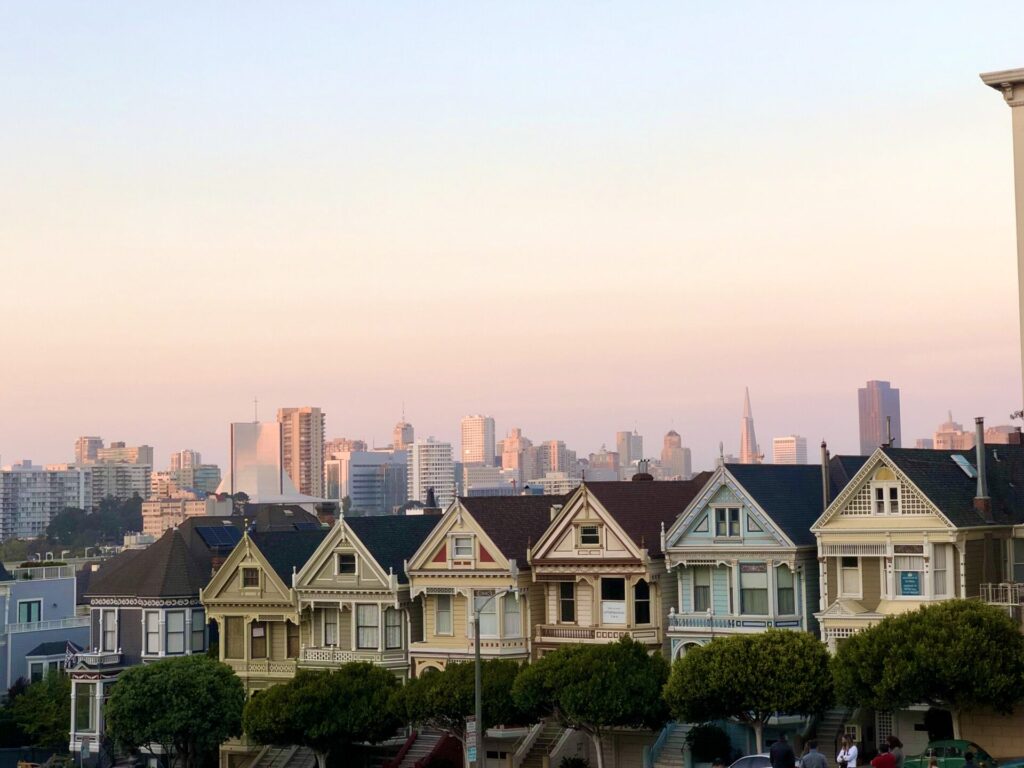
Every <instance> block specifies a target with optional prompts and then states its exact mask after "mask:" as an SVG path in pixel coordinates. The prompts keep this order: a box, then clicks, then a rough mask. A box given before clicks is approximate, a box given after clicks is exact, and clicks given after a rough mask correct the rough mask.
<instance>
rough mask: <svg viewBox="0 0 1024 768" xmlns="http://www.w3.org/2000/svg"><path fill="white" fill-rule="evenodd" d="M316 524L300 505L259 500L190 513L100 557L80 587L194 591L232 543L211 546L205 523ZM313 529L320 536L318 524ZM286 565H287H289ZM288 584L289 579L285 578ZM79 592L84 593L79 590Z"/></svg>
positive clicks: (139, 593) (89, 592)
mask: <svg viewBox="0 0 1024 768" xmlns="http://www.w3.org/2000/svg"><path fill="white" fill-rule="evenodd" d="M312 525H319V520H318V519H317V517H316V515H311V514H309V513H308V512H306V511H305V510H303V509H302V508H300V507H295V506H282V505H276V506H275V505H257V506H256V508H254V509H252V510H250V514H246V515H231V516H228V517H205V516H198V517H190V518H188V519H186V520H185V521H184V522H183V523H182V524H181V525H180V526H178V527H177V528H172V529H170V530H167V531H165V532H164V534H163V535H162V536H161V537H160V538H159V539H158V540H157V541H156V542H154V543H153V544H150V545H149V546H148V547H147V548H146V549H130V550H125V551H123V552H121V553H120V554H118V555H116V556H115V557H112V558H111V559H109V560H106V561H104V562H103V563H102V564H101V565H100V568H99V570H98V571H96V572H94V573H91V574H90V575H89V576H88V582H87V585H86V587H85V590H84V595H85V597H86V598H91V597H198V596H199V590H200V589H201V588H203V587H205V586H206V585H207V584H209V583H210V578H211V577H212V575H213V560H214V558H215V557H216V558H221V559H222V558H224V557H226V556H227V555H228V554H230V551H231V550H230V548H227V547H221V548H216V549H213V550H211V549H210V547H209V545H208V544H207V543H206V541H205V540H204V539H203V537H202V536H200V535H199V533H198V531H197V529H198V528H203V527H211V526H212V527H218V526H233V527H234V528H237V529H238V530H239V531H244V530H246V529H248V528H249V527H254V528H255V529H256V531H295V530H296V529H297V527H302V526H312ZM314 533H317V534H319V535H320V536H321V537H322V536H323V531H322V530H317V531H314ZM289 571H290V569H289ZM288 583H289V584H290V583H291V582H290V581H288ZM80 594H82V593H80Z"/></svg>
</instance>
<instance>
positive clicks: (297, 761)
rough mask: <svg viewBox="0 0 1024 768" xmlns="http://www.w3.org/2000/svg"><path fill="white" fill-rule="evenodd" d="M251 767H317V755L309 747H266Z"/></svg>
mask: <svg viewBox="0 0 1024 768" xmlns="http://www.w3.org/2000/svg"><path fill="white" fill-rule="evenodd" d="M249 766H250V768H316V755H314V754H313V750H311V749H309V748H307V747H294V746H292V747H266V748H264V749H263V750H262V751H261V752H260V753H259V755H257V756H256V759H255V760H253V761H252V762H251V763H250V764H249Z"/></svg>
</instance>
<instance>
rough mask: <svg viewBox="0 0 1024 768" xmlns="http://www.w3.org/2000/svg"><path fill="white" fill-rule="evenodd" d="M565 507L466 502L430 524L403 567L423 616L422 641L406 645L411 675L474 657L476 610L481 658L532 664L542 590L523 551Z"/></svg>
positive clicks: (505, 500)
mask: <svg viewBox="0 0 1024 768" xmlns="http://www.w3.org/2000/svg"><path fill="white" fill-rule="evenodd" d="M563 502H564V497H562V496H494V497H467V498H459V499H456V501H454V502H453V503H452V504H451V506H449V507H448V509H447V510H446V511H445V513H444V515H443V516H441V517H440V518H434V519H435V520H437V525H436V526H435V527H434V529H433V531H432V532H431V533H430V535H429V536H427V538H426V540H425V541H424V542H423V544H422V546H420V548H419V549H418V550H417V551H416V553H415V554H414V555H413V556H412V557H411V558H409V561H408V564H407V567H406V573H407V574H408V576H409V586H410V592H411V595H412V597H413V599H415V600H417V601H419V604H420V615H421V616H422V619H421V620H422V629H421V634H420V635H419V638H420V639H416V640H414V641H413V642H412V643H410V645H409V663H410V666H411V671H412V674H413V675H414V676H417V675H419V674H421V673H422V672H423V671H424V670H427V669H443V668H444V666H445V665H446V664H447V663H448V662H450V661H468V660H469V659H472V658H473V646H474V638H473V633H472V617H473V611H474V606H477V607H479V608H481V614H480V645H481V654H482V655H483V656H484V657H485V658H495V657H501V658H512V659H522V660H526V659H528V658H529V656H530V627H531V626H532V624H533V623H535V622H537V621H541V620H542V617H543V616H544V591H543V590H542V589H538V588H536V587H535V585H534V584H533V582H532V579H531V578H530V574H529V563H527V558H526V555H527V550H528V548H529V547H530V545H531V543H533V542H535V541H537V540H539V539H540V537H541V536H542V535H543V534H544V531H545V530H546V529H547V527H548V525H549V524H550V522H551V519H552V517H553V516H554V515H556V514H557V513H558V511H559V509H560V505H561V504H562V503H563ZM512 589H516V590H517V592H515V593H512V592H510V590H512Z"/></svg>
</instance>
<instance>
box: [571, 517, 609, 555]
mask: <svg viewBox="0 0 1024 768" xmlns="http://www.w3.org/2000/svg"><path fill="white" fill-rule="evenodd" d="M575 527H576V547H577V548H578V549H600V548H601V544H602V542H603V540H604V536H603V534H604V526H603V525H601V524H600V523H589V522H588V523H577V524H576V526H575ZM584 528H586V529H587V531H588V533H587V536H591V535H594V534H596V535H597V541H586V542H585V541H583V535H584V534H583V529H584Z"/></svg>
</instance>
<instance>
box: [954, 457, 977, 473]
mask: <svg viewBox="0 0 1024 768" xmlns="http://www.w3.org/2000/svg"><path fill="white" fill-rule="evenodd" d="M953 461H955V462H956V465H957V466H958V467H960V469H962V470H963V471H964V474H965V475H967V476H968V477H977V476H978V471H977V470H976V469H975V468H974V465H973V464H971V462H969V461H968V460H967V457H966V456H963V455H961V454H959V453H954V454H953Z"/></svg>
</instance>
